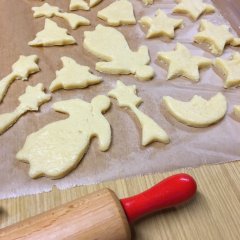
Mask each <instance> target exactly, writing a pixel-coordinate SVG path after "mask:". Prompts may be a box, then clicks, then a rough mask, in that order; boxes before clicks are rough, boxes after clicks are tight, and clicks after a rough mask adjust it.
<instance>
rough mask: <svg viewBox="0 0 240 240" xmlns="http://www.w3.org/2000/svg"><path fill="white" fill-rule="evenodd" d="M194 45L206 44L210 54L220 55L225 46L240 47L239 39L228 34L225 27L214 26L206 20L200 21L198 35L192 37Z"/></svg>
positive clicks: (227, 29) (227, 28)
mask: <svg viewBox="0 0 240 240" xmlns="http://www.w3.org/2000/svg"><path fill="white" fill-rule="evenodd" d="M194 41H195V42H196V43H199V44H201V43H207V44H208V45H209V49H210V51H211V53H213V54H215V55H221V54H222V53H223V51H224V47H225V45H227V44H230V45H232V46H240V38H235V37H234V36H233V35H232V33H230V32H229V27H228V26H227V25H215V24H213V23H211V22H209V21H207V20H205V19H204V20H201V23H200V28H199V33H197V34H196V35H195V36H194Z"/></svg>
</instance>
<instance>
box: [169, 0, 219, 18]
mask: <svg viewBox="0 0 240 240" xmlns="http://www.w3.org/2000/svg"><path fill="white" fill-rule="evenodd" d="M175 2H177V3H178V4H177V6H176V7H175V8H174V9H173V12H174V13H180V14H186V15H188V16H189V17H190V18H191V19H192V20H194V21H196V20H197V19H198V18H199V17H200V15H202V14H204V13H214V12H215V8H214V6H212V5H211V4H206V3H204V2H203V1H202V0H175Z"/></svg>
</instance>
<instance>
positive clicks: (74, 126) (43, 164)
mask: <svg viewBox="0 0 240 240" xmlns="http://www.w3.org/2000/svg"><path fill="white" fill-rule="evenodd" d="M110 104H111V102H110V100H109V98H108V97H106V96H103V95H99V96H96V97H95V98H93V99H92V101H91V103H88V102H85V101H83V100H81V99H71V100H66V101H60V102H56V103H54V104H53V109H54V110H55V111H58V112H62V113H67V114H69V117H68V118H67V119H64V120H60V121H57V122H53V123H50V124H48V125H46V126H45V127H43V128H42V129H40V130H38V131H37V132H35V133H32V134H30V135H29V136H28V137H27V139H26V142H25V144H24V146H23V148H22V149H21V150H20V151H19V152H18V153H17V156H16V157H17V159H18V160H20V161H24V162H28V163H29V164H30V170H29V175H30V177H32V178H37V177H41V176H47V177H50V178H53V179H56V178H61V177H64V176H65V175H67V174H68V173H69V172H71V171H72V170H73V169H74V168H76V167H77V165H78V164H79V162H80V161H81V159H82V158H83V156H84V154H85V153H86V152H87V150H88V145H89V143H90V140H91V138H93V137H95V136H96V137H98V139H99V148H100V150H101V151H106V150H108V148H109V147H110V143H111V127H110V125H109V123H108V121H107V120H106V119H105V118H104V116H103V114H102V113H103V112H105V111H107V110H108V109H109V107H110Z"/></svg>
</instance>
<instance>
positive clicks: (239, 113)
mask: <svg viewBox="0 0 240 240" xmlns="http://www.w3.org/2000/svg"><path fill="white" fill-rule="evenodd" d="M233 111H234V114H235V116H236V117H237V118H239V119H240V105H235V106H234V109H233Z"/></svg>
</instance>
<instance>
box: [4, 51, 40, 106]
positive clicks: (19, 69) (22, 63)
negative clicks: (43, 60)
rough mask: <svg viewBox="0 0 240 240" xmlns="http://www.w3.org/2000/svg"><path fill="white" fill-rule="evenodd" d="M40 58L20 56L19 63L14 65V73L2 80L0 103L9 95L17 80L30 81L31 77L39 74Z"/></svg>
mask: <svg viewBox="0 0 240 240" xmlns="http://www.w3.org/2000/svg"><path fill="white" fill-rule="evenodd" d="M37 62H38V56H37V55H30V56H22V55H21V56H20V57H19V59H18V60H17V62H15V63H14V64H13V65H12V72H11V73H10V74H8V75H7V76H6V77H4V78H3V79H2V80H0V102H2V100H3V98H4V96H5V95H6V93H7V90H8V88H9V86H10V85H11V84H12V83H13V82H14V81H15V80H16V79H19V80H23V81H24V80H28V77H29V75H31V74H33V73H36V72H39V71H40V69H39V67H38V64H37Z"/></svg>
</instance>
